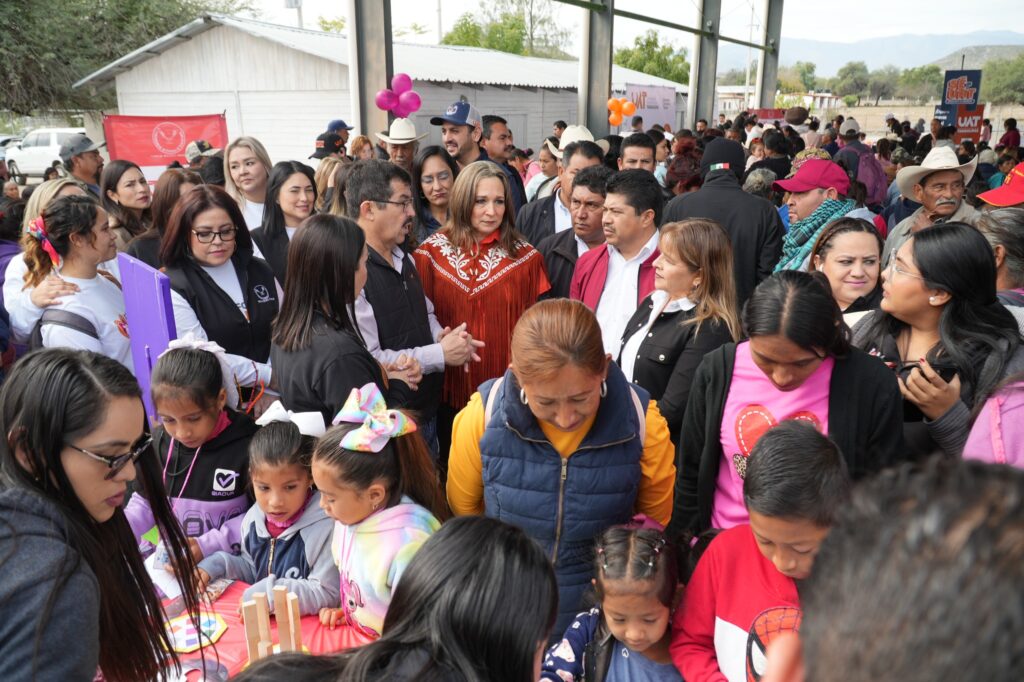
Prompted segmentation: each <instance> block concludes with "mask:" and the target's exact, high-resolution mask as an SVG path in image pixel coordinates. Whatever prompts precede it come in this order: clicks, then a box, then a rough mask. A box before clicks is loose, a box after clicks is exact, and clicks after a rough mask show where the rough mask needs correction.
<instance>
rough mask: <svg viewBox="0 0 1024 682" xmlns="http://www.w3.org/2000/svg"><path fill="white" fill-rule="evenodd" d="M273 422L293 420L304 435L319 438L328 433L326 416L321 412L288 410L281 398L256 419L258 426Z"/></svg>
mask: <svg viewBox="0 0 1024 682" xmlns="http://www.w3.org/2000/svg"><path fill="white" fill-rule="evenodd" d="M273 422H291V423H292V424H295V425H296V426H297V427H299V433H301V434H302V435H303V436H312V437H313V438H319V437H320V436H322V435H324V434H325V433H327V426H326V425H325V424H324V416H323V415H322V414H320V413H319V412H292V411H291V410H286V409H285V407H284V405H282V404H281V401H280V400H275V401H274V404H273V405H271V406H270V407H269V408H267V411H266V412H264V413H263V415H262V416H261V417H260V418H259V419H257V420H256V424H257V425H258V426H266V425H267V424H271V423H273Z"/></svg>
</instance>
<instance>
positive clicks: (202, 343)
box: [160, 332, 238, 409]
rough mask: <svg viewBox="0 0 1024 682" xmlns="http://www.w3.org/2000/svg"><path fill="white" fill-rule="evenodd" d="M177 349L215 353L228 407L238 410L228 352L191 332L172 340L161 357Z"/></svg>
mask: <svg viewBox="0 0 1024 682" xmlns="http://www.w3.org/2000/svg"><path fill="white" fill-rule="evenodd" d="M177 348H192V349H194V350H205V351H206V352H207V353H213V354H214V355H215V356H216V357H217V362H218V363H220V376H221V385H222V386H223V387H224V392H225V393H226V394H227V399H228V400H227V402H228V406H229V407H231V408H233V409H237V408H238V388H237V386H236V384H235V373H234V371H233V370H232V369H231V365H230V364H229V363H228V358H227V351H226V350H224V349H223V348H222V347H221V346H220V345H219V344H217V343H215V342H214V341H209V340H206V339H200V338H198V337H196V335H195V334H194V333H192V332H189V333H188V334H185V336H183V337H182V338H180V339H172V340H171V342H170V343H168V344H167V350H165V351H164V352H163V353H161V354H160V357H163V356H164V354H165V353H167V352H168V351H172V350H175V349H177Z"/></svg>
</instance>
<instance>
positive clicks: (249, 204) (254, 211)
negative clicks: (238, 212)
mask: <svg viewBox="0 0 1024 682" xmlns="http://www.w3.org/2000/svg"><path fill="white" fill-rule="evenodd" d="M238 203H239V204H241V207H242V216H243V217H245V226H246V227H248V228H249V229H250V230H255V229H256V228H257V227H259V226H260V225H262V224H263V204H257V203H256V202H255V201H247V200H245V199H243V200H242V201H240V202H238Z"/></svg>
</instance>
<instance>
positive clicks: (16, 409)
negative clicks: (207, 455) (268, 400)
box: [0, 349, 199, 682]
mask: <svg viewBox="0 0 1024 682" xmlns="http://www.w3.org/2000/svg"><path fill="white" fill-rule="evenodd" d="M0 433H3V434H5V438H3V439H2V440H0V616H2V617H0V677H2V678H3V679H9V680H92V679H99V678H102V679H106V680H109V681H110V682H138V681H139V680H154V681H155V680H157V679H161V680H162V679H165V675H164V672H165V667H166V666H168V665H170V666H171V667H172V668H173V667H174V666H176V665H177V662H178V661H177V656H176V655H175V654H174V653H173V649H172V644H171V641H170V639H169V636H168V633H167V631H166V629H165V628H164V622H163V619H164V610H163V607H162V606H161V604H160V600H159V598H158V596H157V593H156V588H155V587H154V586H153V583H152V581H151V580H150V577H149V574H148V573H147V572H146V569H145V567H144V566H143V563H142V557H141V556H139V552H138V550H137V549H136V544H135V540H134V538H133V537H132V534H131V530H130V528H129V526H128V523H127V521H126V518H125V512H124V511H122V509H121V505H122V503H123V501H124V498H125V495H126V494H127V492H128V486H129V485H130V484H131V483H132V481H135V482H136V486H137V487H138V488H139V489H140V490H142V491H143V492H144V493H145V494H146V495H147V496H148V497H150V498H152V499H153V506H152V509H151V520H152V523H153V524H155V527H156V528H157V529H159V532H160V535H161V537H163V539H164V544H165V546H166V548H167V552H168V556H169V562H170V564H171V565H172V566H174V567H175V568H176V569H177V573H178V582H179V583H180V585H181V587H182V590H183V592H184V602H185V607H186V609H187V610H188V612H189V613H191V614H193V616H197V615H198V613H199V605H198V602H197V597H196V596H195V595H196V588H195V584H194V580H193V571H194V568H195V564H194V563H193V562H192V558H191V556H190V555H189V552H188V545H187V544H186V542H185V537H184V535H183V534H182V532H181V529H180V528H179V526H178V524H177V522H176V521H175V518H174V514H173V512H172V511H171V506H170V502H169V501H168V499H167V497H166V494H165V492H164V488H163V486H162V485H161V484H160V470H159V468H158V465H157V462H156V458H154V457H152V449H151V442H152V441H151V439H150V437H149V435H148V434H147V433H146V414H145V410H144V408H143V405H142V396H141V394H140V393H139V385H138V383H137V382H136V381H135V377H133V376H132V375H131V373H130V372H129V371H128V370H127V369H125V368H124V366H122V365H121V364H120V363H118V362H115V361H114V360H111V359H109V358H105V357H103V356H101V355H98V354H96V353H90V352H85V351H71V350H65V349H48V350H42V351H39V352H36V353H32V354H31V355H29V356H27V357H25V358H24V359H23V360H22V361H21V362H19V363H18V364H17V365H16V366H15V367H14V370H13V371H12V372H11V374H10V376H8V377H7V380H6V382H5V383H4V386H3V390H2V392H0ZM168 652H172V653H170V654H168Z"/></svg>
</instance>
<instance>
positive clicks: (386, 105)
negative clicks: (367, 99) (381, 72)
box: [374, 90, 398, 111]
mask: <svg viewBox="0 0 1024 682" xmlns="http://www.w3.org/2000/svg"><path fill="white" fill-rule="evenodd" d="M374 102H375V103H376V104H377V108H378V109H380V110H381V111H391V110H392V109H394V107H395V105H396V104H398V95H396V94H395V93H394V92H392V91H391V90H378V91H377V96H376V97H374Z"/></svg>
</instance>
